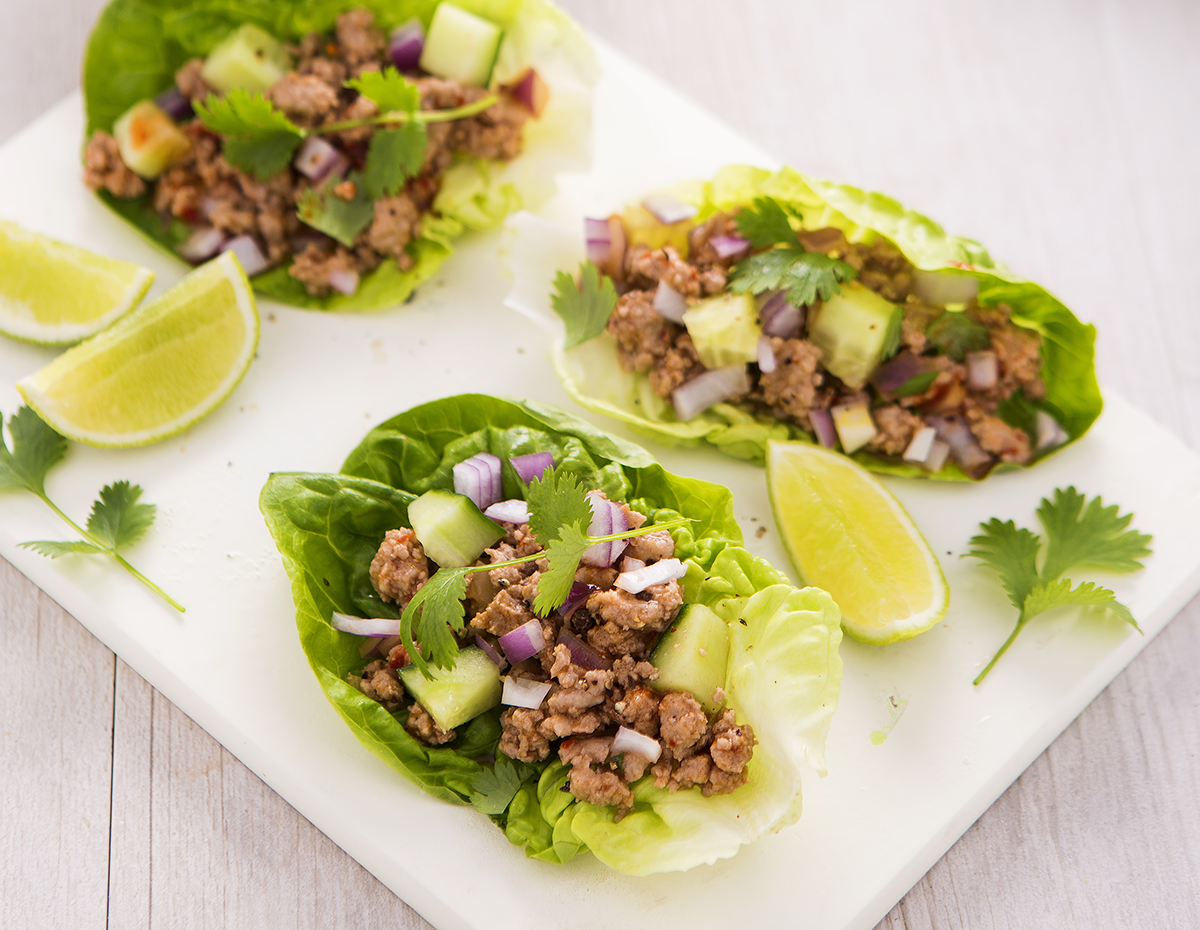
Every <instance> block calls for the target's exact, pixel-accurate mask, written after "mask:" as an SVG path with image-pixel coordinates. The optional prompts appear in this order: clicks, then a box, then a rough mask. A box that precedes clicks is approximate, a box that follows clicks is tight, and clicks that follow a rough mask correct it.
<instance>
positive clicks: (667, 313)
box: [654, 280, 688, 323]
mask: <svg viewBox="0 0 1200 930" xmlns="http://www.w3.org/2000/svg"><path fill="white" fill-rule="evenodd" d="M687 308H688V304H687V301H686V300H685V299H684V296H683V295H682V294H680V293H679V291H677V290H675V288H673V287H671V285H669V284H668V283H667V282H666V281H665V280H661V281H659V282H658V288H657V289H656V290H655V291H654V311H655V312H656V313H657V314H658V315H659V316H661V317H665V318H666V319H668V320H670V321H671V322H672V323H682V322H683V314H684V311H686V310H687Z"/></svg>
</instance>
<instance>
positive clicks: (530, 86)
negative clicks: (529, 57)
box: [508, 68, 550, 119]
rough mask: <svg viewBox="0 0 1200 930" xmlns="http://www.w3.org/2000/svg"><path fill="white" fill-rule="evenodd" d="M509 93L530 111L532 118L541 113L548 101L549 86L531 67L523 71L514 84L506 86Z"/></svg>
mask: <svg viewBox="0 0 1200 930" xmlns="http://www.w3.org/2000/svg"><path fill="white" fill-rule="evenodd" d="M508 93H509V95H510V96H511V97H512V98H513V100H515V101H517V103H519V104H521V106H523V107H524V108H525V109H526V110H528V111H529V112H530V114H531V115H532V116H533V118H534V119H537V118H538V117H539V116H541V115H542V111H543V110H545V109H546V104H547V103H549V102H550V88H549V87H547V86H546V82H545V81H543V80H542V79H541V78H540V77H538V73H537V72H536V71H534V70H533V69H532V68H529V69H527V70H526V71H525V73H524V74H522V75H521V77H520V78H519V79H518V80H517V82H516V83H515V84H513V85H512V86H511V87H509V88H508Z"/></svg>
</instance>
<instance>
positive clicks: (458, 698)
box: [400, 646, 502, 730]
mask: <svg viewBox="0 0 1200 930" xmlns="http://www.w3.org/2000/svg"><path fill="white" fill-rule="evenodd" d="M429 671H430V672H431V673H432V674H433V678H426V677H425V676H424V675H423V674H421V670H420V669H418V668H417V667H416V666H415V665H406V666H405V667H404V668H402V669H400V680H401V681H402V682H404V687H405V688H406V689H407V690H408V693H409V694H411V695H412V696H413V697H414V698H416V699H417V701H419V702H420V704H421V706H422V707H424V708H425V709H426V710H427V711H429V716H430V717H432V718H433V722H434V723H436V724H437V725H438V726H439V727H441V728H442V729H443V730H453V729H454V728H455V727H456V726H458V725H459V724H460V723H466V722H467V721H468V720H472V719H474V718H475V717H478V716H479V715H480V714H482V713H483V712H484V711H485V710H491V709H492V708H493V707H495V706H496V705H497V704H499V703H500V694H501V690H502V685H501V683H500V669H499V667H498V666H497V665H496V663H495V662H493V661H492V660H491V659H489V658H488V657H487V654H486V653H485V652H484V651H483V650H482V649H480V648H479V647H478V646H468V647H467V648H466V649H463V650H462V651H461V652H459V654H458V659H457V661H456V662H455V663H454V668H451V669H445V668H433V667H432V666H430V669H429Z"/></svg>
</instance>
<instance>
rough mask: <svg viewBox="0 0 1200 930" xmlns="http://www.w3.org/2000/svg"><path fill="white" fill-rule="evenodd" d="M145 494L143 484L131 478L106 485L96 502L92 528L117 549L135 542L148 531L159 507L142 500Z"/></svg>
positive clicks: (90, 526) (104, 542)
mask: <svg viewBox="0 0 1200 930" xmlns="http://www.w3.org/2000/svg"><path fill="white" fill-rule="evenodd" d="M141 496H142V488H141V486H140V485H136V484H130V483H129V482H128V481H118V482H116V484H109V485H105V486H104V487H103V488H102V489H101V490H100V499H99V500H97V501H96V502H95V503H93V504H92V513H91V516H89V517H88V522H87V528H88V532H89V533H91V534H92V536H93V537H95V538H96V539H98V540H99V541H100V542H101V543H103V544H104V545H106V546H108V548H110V549H112V550H113V551H116V550H117V549H122V548H124V547H125V546H132V545H133V544H134V543H135V542H137V541H138V540H139V539H141V538H142V537H143V536H145V535H146V530H148V529H149V528H150V524H151V523H153V522H154V514H155V512H156V511H157V509H158V508H157V507H155V506H154V505H153V504H139V503H138V498H139V497H141Z"/></svg>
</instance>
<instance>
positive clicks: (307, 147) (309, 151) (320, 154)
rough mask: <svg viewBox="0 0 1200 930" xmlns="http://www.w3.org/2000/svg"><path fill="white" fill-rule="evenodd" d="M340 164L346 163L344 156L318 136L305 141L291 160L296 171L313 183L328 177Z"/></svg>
mask: <svg viewBox="0 0 1200 930" xmlns="http://www.w3.org/2000/svg"><path fill="white" fill-rule="evenodd" d="M341 162H346V158H345V156H344V155H343V154H342V153H341V152H340V151H338V150H337V149H336V148H335V147H334V146H332V145H330V144H329V143H328V142H326V141H325V140H324V139H322V138H321V137H320V136H309V137H308V138H307V139H305V140H304V144H303V145H301V146H300V148H299V150H298V151H297V152H296V157H295V158H293V159H292V164H293V165H294V166H295V168H296V170H297V171H299V172H300V173H301V174H302V175H304V176H305V177H307V178H312V180H314V181H320V180H322V179H323V178H325V177H328V176H329V175H330V174H332V173H333V170H334V169H335V168H337V167H338V166H339V164H340V163H341ZM346 164H347V165H348V164H349V162H346Z"/></svg>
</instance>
